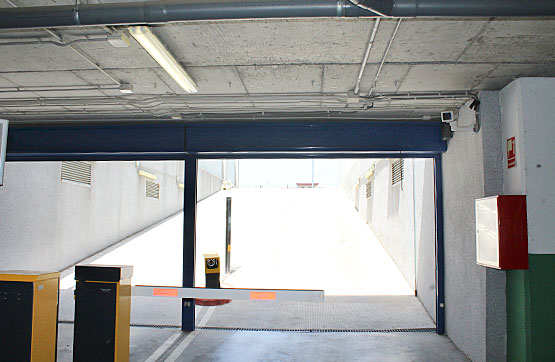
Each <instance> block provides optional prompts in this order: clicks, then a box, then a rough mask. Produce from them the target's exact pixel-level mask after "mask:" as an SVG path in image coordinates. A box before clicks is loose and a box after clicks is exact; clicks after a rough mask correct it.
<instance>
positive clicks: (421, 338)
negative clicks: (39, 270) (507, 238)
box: [58, 324, 469, 362]
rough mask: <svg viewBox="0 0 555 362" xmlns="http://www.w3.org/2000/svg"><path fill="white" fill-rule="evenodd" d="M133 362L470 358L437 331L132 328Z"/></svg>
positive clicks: (68, 334) (67, 338)
mask: <svg viewBox="0 0 555 362" xmlns="http://www.w3.org/2000/svg"><path fill="white" fill-rule="evenodd" d="M72 335H73V325H71V324H60V326H59V338H58V361H60V362H66V361H72ZM130 353H131V355H130V361H132V362H134V361H140V362H142V361H148V362H154V361H167V362H172V361H202V362H209V361H225V362H233V361H238V362H250V361H264V362H268V361H280V362H281V361H302V362H307V361H318V362H323V361H330V362H332V361H333V362H337V361H399V362H409V361H415V362H422V361H426V362H433V361H438V362H444V361H450V362H457V361H469V360H468V359H467V358H466V357H465V356H464V355H463V354H462V353H461V352H460V351H459V350H457V348H456V347H455V346H454V345H453V343H452V342H451V341H450V340H449V339H448V338H447V337H444V336H439V335H437V334H435V333H430V332H428V333H422V332H412V333H410V332H409V333H299V332H260V331H257V332H252V331H220V330H197V331H194V332H190V333H183V332H181V331H179V330H176V329H161V328H146V327H132V328H131V348H130Z"/></svg>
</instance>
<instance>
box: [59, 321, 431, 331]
mask: <svg viewBox="0 0 555 362" xmlns="http://www.w3.org/2000/svg"><path fill="white" fill-rule="evenodd" d="M58 323H59V324H74V323H75V322H74V321H58ZM131 327H144V328H158V329H180V328H181V326H177V325H173V324H138V323H131ZM195 328H196V329H201V330H211V331H240V332H297V333H435V332H436V330H435V328H391V329H297V328H233V327H207V326H196V327H195Z"/></svg>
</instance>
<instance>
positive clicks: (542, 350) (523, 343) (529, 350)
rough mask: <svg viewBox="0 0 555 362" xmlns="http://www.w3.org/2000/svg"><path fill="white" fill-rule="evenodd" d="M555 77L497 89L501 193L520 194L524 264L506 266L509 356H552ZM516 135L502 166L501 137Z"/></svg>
mask: <svg viewBox="0 0 555 362" xmlns="http://www.w3.org/2000/svg"><path fill="white" fill-rule="evenodd" d="M554 94H555V78H522V79H518V80H516V81H514V82H512V83H511V84H509V85H508V86H507V87H505V88H504V89H503V90H502V91H501V112H502V142H503V146H504V151H505V152H504V159H503V172H504V192H505V193H506V194H522V195H526V203H527V214H528V252H529V256H528V259H529V264H530V267H529V270H509V271H507V338H508V360H509V361H553V360H555V345H554V344H553V335H554V334H555V309H554V308H553V300H554V299H555V237H554V236H553V235H554V234H555V224H554V223H553V220H554V216H553V215H555V188H554V187H553V180H555V162H553V158H554V156H555V146H554V143H553V140H554V139H555V116H554V115H555V96H554ZM511 137H515V139H516V165H515V167H512V168H508V165H507V159H506V141H507V139H509V138H511Z"/></svg>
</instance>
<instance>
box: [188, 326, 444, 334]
mask: <svg viewBox="0 0 555 362" xmlns="http://www.w3.org/2000/svg"><path fill="white" fill-rule="evenodd" d="M196 329H206V330H215V331H251V332H302V333H411V332H422V333H430V332H433V333H435V331H436V330H435V328H398V329H290V328H231V327H206V326H204V327H199V326H197V327H196Z"/></svg>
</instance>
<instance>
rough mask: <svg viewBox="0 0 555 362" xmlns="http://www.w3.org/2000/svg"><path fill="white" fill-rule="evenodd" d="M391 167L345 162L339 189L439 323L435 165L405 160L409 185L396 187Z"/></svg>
mask: <svg viewBox="0 0 555 362" xmlns="http://www.w3.org/2000/svg"><path fill="white" fill-rule="evenodd" d="M392 161H393V160H390V159H376V160H341V161H339V165H340V185H341V187H342V188H343V190H344V191H345V193H346V194H347V196H348V197H349V199H351V201H352V202H353V204H354V206H355V207H356V208H357V210H358V213H359V215H360V216H361V217H362V218H363V219H364V220H365V221H366V223H367V224H368V225H369V226H370V228H371V229H372V231H373V232H374V234H375V235H376V237H377V238H378V240H380V242H381V244H382V245H383V247H384V249H385V250H386V251H387V252H388V253H389V255H390V256H391V258H392V259H393V261H394V262H395V263H396V265H397V267H398V268H399V270H400V271H401V273H402V274H403V276H404V277H405V279H406V280H407V282H408V283H409V285H410V286H411V287H412V288H413V289H417V290H418V296H419V298H420V300H421V301H422V304H423V305H424V307H425V308H426V310H427V311H428V313H429V314H430V316H432V318H433V319H434V320H435V316H436V311H435V295H436V291H435V210H434V203H435V200H434V165H433V160H432V159H415V160H413V159H405V161H404V180H403V182H402V184H396V185H391V163H392ZM372 169H373V170H374V172H373V174H372V175H371V176H369V174H370V173H371V172H369V171H370V170H372ZM366 176H369V178H366ZM368 182H371V183H372V196H371V197H370V198H366V184H367V183H368ZM357 184H358V185H359V187H358V190H357V187H356V185H357Z"/></svg>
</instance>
